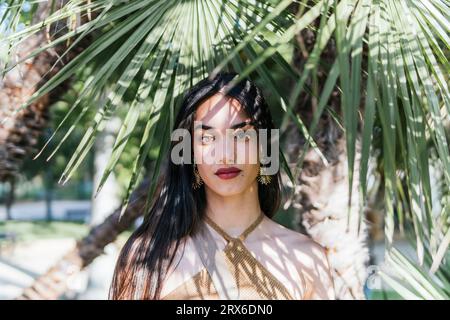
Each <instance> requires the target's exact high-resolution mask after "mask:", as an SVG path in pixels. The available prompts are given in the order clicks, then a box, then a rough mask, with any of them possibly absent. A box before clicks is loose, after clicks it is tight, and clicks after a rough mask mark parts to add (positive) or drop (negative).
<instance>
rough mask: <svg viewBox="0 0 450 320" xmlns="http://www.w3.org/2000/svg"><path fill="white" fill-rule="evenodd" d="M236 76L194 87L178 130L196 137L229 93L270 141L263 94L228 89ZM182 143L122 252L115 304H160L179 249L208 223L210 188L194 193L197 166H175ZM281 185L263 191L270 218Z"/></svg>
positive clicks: (248, 88)
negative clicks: (205, 114) (205, 115)
mask: <svg viewBox="0 0 450 320" xmlns="http://www.w3.org/2000/svg"><path fill="white" fill-rule="evenodd" d="M236 75H237V74H236V73H219V74H217V75H216V76H214V77H210V76H208V77H206V78H205V79H203V80H201V81H199V82H198V83H197V84H195V85H194V86H193V87H191V89H190V90H188V91H187V92H186V93H185V95H184V96H183V100H182V103H181V106H180V109H179V112H178V115H177V117H176V120H175V123H174V128H173V129H174V130H175V129H179V128H182V129H187V130H189V131H190V132H191V133H192V126H193V122H194V116H195V110H196V108H197V107H198V106H199V105H200V104H201V103H202V102H203V101H205V100H206V99H208V98H210V97H212V96H213V95H215V94H217V93H219V92H224V93H225V95H226V96H227V97H232V98H234V99H236V100H237V101H238V102H239V103H240V104H241V105H242V107H243V108H244V110H245V112H246V113H247V115H248V116H249V117H250V118H251V119H252V122H253V125H254V126H255V128H256V130H258V129H268V130H267V133H268V138H269V140H268V141H270V129H274V124H273V121H272V116H271V114H270V111H269V108H268V106H267V103H266V101H265V99H264V97H263V95H262V92H261V90H260V89H259V88H258V87H257V86H256V85H255V84H254V83H253V82H252V81H250V80H248V79H243V80H242V81H240V82H239V83H237V84H236V85H234V86H232V87H229V86H227V84H229V83H230V81H231V80H232V79H233V78H235V77H236ZM224 90H225V91H224ZM176 143H177V142H175V141H173V142H171V145H170V149H169V152H168V154H167V159H166V160H167V161H166V162H165V167H164V168H163V170H162V175H161V178H160V179H159V182H158V187H157V192H156V193H155V197H154V199H153V202H152V205H151V208H150V211H149V212H148V214H146V215H145V217H144V221H143V223H142V224H141V225H140V226H139V227H138V228H137V229H136V230H135V231H134V232H133V234H132V235H131V237H130V238H129V239H128V241H127V242H126V243H125V245H124V247H123V248H122V250H121V252H120V255H119V258H118V261H117V264H116V268H115V271H114V276H113V280H112V284H111V288H110V292H109V297H110V299H159V298H160V292H161V289H162V283H163V280H164V277H165V276H166V274H167V270H168V268H169V267H170V266H171V265H172V263H173V260H174V257H175V254H176V252H177V249H178V247H179V245H180V244H181V242H182V240H183V239H184V238H185V237H186V236H188V235H192V234H193V233H194V232H196V230H197V227H198V225H199V223H200V221H201V220H202V218H203V215H204V211H205V207H206V195H205V189H204V185H202V186H201V187H200V188H198V189H193V188H192V183H193V181H194V174H193V170H194V168H193V164H192V163H183V164H175V163H173V162H172V161H170V154H171V151H172V148H173V147H174V146H175V145H176ZM269 152H271V151H270V150H269ZM277 156H278V155H277ZM280 186H281V179H280V173H279V171H278V172H277V174H275V175H273V176H272V179H271V182H270V183H269V184H267V185H264V184H259V186H258V196H259V202H260V206H261V209H262V211H263V212H264V214H265V215H266V216H268V217H270V218H271V217H272V216H273V215H274V214H275V212H276V211H277V210H278V207H279V205H280V197H281V189H280Z"/></svg>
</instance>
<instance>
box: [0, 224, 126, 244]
mask: <svg viewBox="0 0 450 320" xmlns="http://www.w3.org/2000/svg"><path fill="white" fill-rule="evenodd" d="M89 229H90V227H89V225H87V224H85V223H83V222H72V221H70V222H69V221H2V222H0V234H2V233H15V234H16V237H17V242H25V241H26V242H28V241H33V240H39V239H61V238H75V239H81V238H83V237H84V236H86V235H87V234H88V232H89ZM129 236H130V232H123V233H122V234H121V235H120V236H119V241H120V242H123V241H124V240H125V239H127V238H128V237H129Z"/></svg>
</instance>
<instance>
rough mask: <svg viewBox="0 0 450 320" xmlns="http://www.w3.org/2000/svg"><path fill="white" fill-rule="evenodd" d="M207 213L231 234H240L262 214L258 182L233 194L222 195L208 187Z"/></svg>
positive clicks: (206, 189)
mask: <svg viewBox="0 0 450 320" xmlns="http://www.w3.org/2000/svg"><path fill="white" fill-rule="evenodd" d="M205 191H206V202H207V206H206V215H207V216H208V217H209V218H210V219H211V220H213V221H214V222H215V223H216V224H217V225H219V227H221V228H222V229H223V230H224V231H225V232H227V233H228V234H229V235H231V236H238V235H239V234H240V233H241V232H242V231H244V230H245V229H246V228H247V227H249V226H250V225H251V224H252V223H253V222H254V221H255V220H256V219H257V218H258V216H259V215H260V214H261V207H260V205H259V197H258V184H257V182H256V181H255V183H254V184H253V185H252V186H250V188H248V189H247V190H246V191H244V192H242V193H240V194H236V195H233V196H221V195H219V194H217V193H215V192H214V191H212V190H211V189H209V188H208V187H206V188H205Z"/></svg>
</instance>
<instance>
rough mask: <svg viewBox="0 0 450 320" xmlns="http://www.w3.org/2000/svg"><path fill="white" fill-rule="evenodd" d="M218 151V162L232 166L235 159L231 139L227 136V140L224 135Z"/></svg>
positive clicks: (234, 149)
mask: <svg viewBox="0 0 450 320" xmlns="http://www.w3.org/2000/svg"><path fill="white" fill-rule="evenodd" d="M219 149H220V152H219V155H218V156H219V157H218V160H219V161H220V162H221V163H225V164H234V162H235V158H236V144H235V143H234V139H233V137H232V136H229V137H228V138H227V135H225V136H224V137H223V139H221V142H220V146H219Z"/></svg>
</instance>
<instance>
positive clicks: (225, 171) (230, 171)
mask: <svg viewBox="0 0 450 320" xmlns="http://www.w3.org/2000/svg"><path fill="white" fill-rule="evenodd" d="M241 171H242V170H240V169H238V168H235V167H230V168H220V169H219V170H217V171H216V173H215V175H216V176H218V177H219V178H220V179H224V180H227V179H233V178H234V177H237V176H238V175H239V173H240V172H241Z"/></svg>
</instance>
